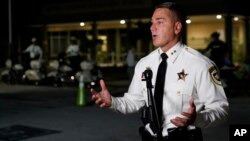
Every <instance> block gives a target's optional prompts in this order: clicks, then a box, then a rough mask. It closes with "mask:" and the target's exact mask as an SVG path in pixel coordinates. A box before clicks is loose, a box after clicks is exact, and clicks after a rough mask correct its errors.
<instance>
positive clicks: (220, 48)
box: [206, 32, 229, 69]
mask: <svg viewBox="0 0 250 141" xmlns="http://www.w3.org/2000/svg"><path fill="white" fill-rule="evenodd" d="M211 39H212V41H211V42H210V43H209V44H208V46H207V48H206V52H207V51H209V52H210V59H211V60H213V61H214V62H215V64H216V65H217V67H218V68H219V69H221V68H222V67H223V66H224V65H226V61H227V60H228V59H229V58H228V47H227V44H226V43H225V42H223V41H221V40H220V33H219V32H213V33H212V34H211Z"/></svg>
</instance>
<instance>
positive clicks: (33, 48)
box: [24, 44, 43, 59]
mask: <svg viewBox="0 0 250 141" xmlns="http://www.w3.org/2000/svg"><path fill="white" fill-rule="evenodd" d="M24 52H29V56H30V58H32V59H33V58H35V57H36V56H37V55H39V59H42V57H43V51H42V49H41V47H40V46H38V45H36V44H31V45H29V46H28V47H27V48H26V49H25V50H24Z"/></svg>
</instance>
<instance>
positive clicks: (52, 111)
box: [0, 80, 250, 141]
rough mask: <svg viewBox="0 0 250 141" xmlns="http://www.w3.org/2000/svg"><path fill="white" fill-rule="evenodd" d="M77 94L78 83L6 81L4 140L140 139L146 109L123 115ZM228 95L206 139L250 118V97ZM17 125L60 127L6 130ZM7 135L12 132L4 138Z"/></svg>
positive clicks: (117, 91)
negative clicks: (224, 117) (29, 132)
mask: <svg viewBox="0 0 250 141" xmlns="http://www.w3.org/2000/svg"><path fill="white" fill-rule="evenodd" d="M128 83H129V82H128V81H126V80H122V81H121V80H120V81H115V80H112V81H110V82H109V83H107V86H108V88H110V91H111V93H112V94H113V95H117V96H120V95H122V94H123V92H124V91H126V90H127V87H128ZM77 94H78V87H65V86H64V87H60V88H57V87H52V86H32V85H6V84H4V83H0V141H1V140H4V141H14V140H15V141H18V140H24V141H140V137H139V134H138V127H140V126H141V125H142V123H141V120H140V113H134V114H129V115H123V114H121V113H115V112H113V111H111V110H109V109H103V108H99V107H97V106H96V105H94V104H93V102H91V100H90V99H89V98H90V97H89V95H88V94H86V96H87V98H88V102H87V104H86V105H85V106H77V105H76V96H77ZM228 100H229V103H230V116H229V120H228V121H227V122H225V123H224V124H222V125H219V126H217V127H211V128H207V129H203V136H204V141H228V140H229V126H230V125H233V124H248V123H250V104H249V103H250V98H249V97H248V96H244V97H229V98H228ZM17 125H22V126H25V127H33V128H38V129H46V130H52V131H55V132H53V133H50V134H44V135H42V134H41V135H37V136H30V137H29V136H26V137H19V136H20V134H22V133H20V132H24V131H20V130H19V131H14V129H13V130H11V129H9V132H8V133H6V130H5V131H4V130H1V129H6V128H10V127H13V126H17ZM23 134H24V133H23ZM1 136H2V137H3V136H4V137H6V138H5V139H3V138H2V139H1ZM7 136H9V138H7ZM10 136H15V138H12V139H11V138H10Z"/></svg>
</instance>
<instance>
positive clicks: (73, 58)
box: [65, 37, 80, 72]
mask: <svg viewBox="0 0 250 141" xmlns="http://www.w3.org/2000/svg"><path fill="white" fill-rule="evenodd" d="M79 50H80V48H79V45H78V44H77V39H76V37H71V38H70V45H69V46H68V47H67V49H66V52H65V53H66V57H67V58H68V59H69V62H70V66H71V68H72V69H73V70H74V71H75V72H77V71H78V70H80V56H79V55H80V54H79Z"/></svg>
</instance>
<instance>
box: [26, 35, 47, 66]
mask: <svg viewBox="0 0 250 141" xmlns="http://www.w3.org/2000/svg"><path fill="white" fill-rule="evenodd" d="M23 53H25V54H24V55H25V62H26V64H25V66H24V67H25V68H26V69H27V68H30V62H31V61H32V60H38V61H39V62H40V61H42V58H43V50H42V49H41V47H40V46H39V45H37V39H36V38H35V37H33V38H32V39H31V44H30V45H29V46H28V47H27V48H26V49H25V50H24V51H23Z"/></svg>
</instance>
